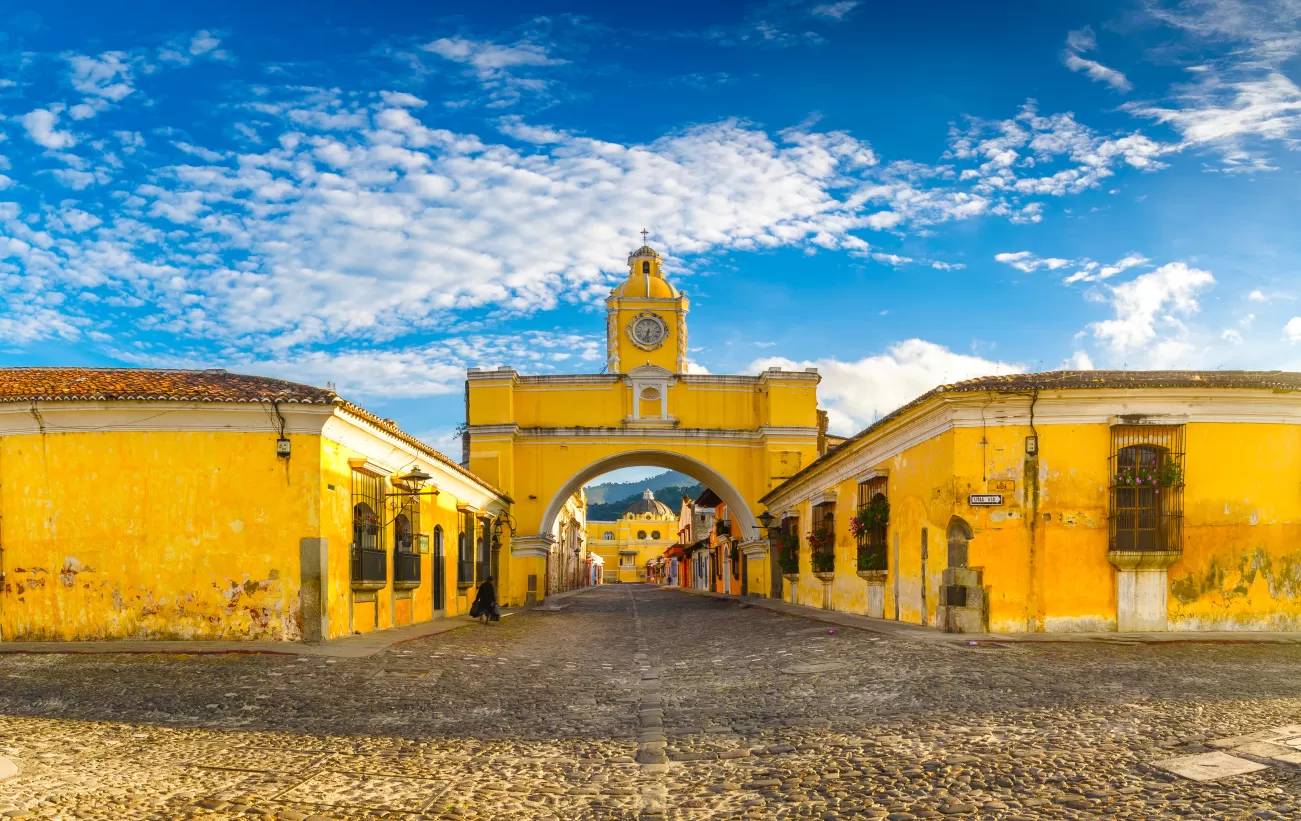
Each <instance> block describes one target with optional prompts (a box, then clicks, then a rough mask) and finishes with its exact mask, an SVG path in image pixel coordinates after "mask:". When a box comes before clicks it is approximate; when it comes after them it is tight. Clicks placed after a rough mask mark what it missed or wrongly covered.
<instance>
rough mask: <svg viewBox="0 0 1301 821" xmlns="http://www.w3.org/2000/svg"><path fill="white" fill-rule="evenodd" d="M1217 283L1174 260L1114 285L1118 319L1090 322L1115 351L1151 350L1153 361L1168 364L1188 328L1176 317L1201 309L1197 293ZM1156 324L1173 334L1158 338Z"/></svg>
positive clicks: (1207, 274) (1181, 345) (1113, 301)
mask: <svg viewBox="0 0 1301 821" xmlns="http://www.w3.org/2000/svg"><path fill="white" fill-rule="evenodd" d="M1214 283H1215V277H1213V276H1211V274H1210V272H1208V271H1203V270H1201V269H1199V268H1190V267H1189V266H1188V265H1187V264H1185V263H1182V262H1171V263H1168V264H1166V265H1163V266H1161V267H1160V268H1157V269H1156V270H1155V271H1152V272H1150V273H1147V274H1143V275H1141V276H1138V277H1136V278H1134V279H1132V280H1130V281H1129V282H1125V283H1122V284H1120V285H1117V286H1115V287H1114V288H1111V289H1110V297H1109V300H1108V301H1109V302H1110V303H1111V306H1112V309H1113V310H1114V311H1115V314H1116V315H1115V318H1113V319H1107V320H1103V321H1101V322H1095V323H1093V324H1092V325H1090V326H1089V328H1090V329H1091V330H1092V331H1093V334H1094V336H1095V337H1097V339H1098V340H1099V341H1100V342H1102V343H1103V344H1105V345H1107V346H1108V348H1109V349H1110V350H1111V352H1112V353H1113V354H1115V355H1117V356H1122V355H1125V354H1130V353H1135V352H1138V351H1143V350H1144V349H1146V350H1147V354H1148V355H1149V358H1150V359H1151V360H1153V361H1159V362H1162V363H1165V362H1167V361H1170V360H1172V359H1175V358H1177V356H1178V355H1181V354H1182V353H1183V351H1184V348H1185V347H1186V340H1185V337H1186V329H1185V328H1184V326H1183V324H1182V323H1181V322H1180V321H1179V320H1178V319H1177V318H1176V317H1175V315H1176V314H1181V315H1189V314H1193V313H1196V312H1197V310H1198V305H1197V300H1196V296H1197V294H1198V293H1200V292H1201V291H1202V290H1204V289H1205V288H1207V287H1209V286H1211V285H1213V284H1214ZM1158 324H1159V325H1160V326H1162V327H1165V328H1170V329H1171V330H1172V335H1171V336H1169V337H1167V338H1165V339H1162V340H1159V341H1158V340H1157V328H1158Z"/></svg>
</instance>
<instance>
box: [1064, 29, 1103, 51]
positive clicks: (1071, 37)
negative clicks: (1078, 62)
mask: <svg viewBox="0 0 1301 821" xmlns="http://www.w3.org/2000/svg"><path fill="white" fill-rule="evenodd" d="M1066 45H1067V47H1068V48H1070V49H1073V50H1074V51H1093V49H1095V48H1097V47H1098V38H1097V37H1096V36H1095V35H1094V33H1093V27H1092V26H1085V27H1084V28H1082V29H1076V30H1075V31H1072V32H1071V33H1069V34H1067V35H1066Z"/></svg>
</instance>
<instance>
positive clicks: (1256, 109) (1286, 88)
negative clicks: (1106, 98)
mask: <svg viewBox="0 0 1301 821" xmlns="http://www.w3.org/2000/svg"><path fill="white" fill-rule="evenodd" d="M1173 102H1174V103H1175V104H1174V105H1172V106H1160V105H1138V106H1131V107H1130V108H1129V110H1130V111H1131V112H1132V113H1134V114H1136V115H1138V116H1140V117H1150V118H1152V119H1154V120H1156V121H1157V122H1162V123H1169V124H1170V125H1171V126H1173V127H1174V128H1175V129H1176V130H1177V131H1178V132H1179V134H1180V136H1181V137H1182V138H1183V144H1184V145H1185V146H1194V147H1196V146H1210V147H1214V148H1217V149H1219V150H1221V151H1222V152H1223V153H1224V157H1225V163H1226V165H1227V166H1229V167H1230V168H1231V169H1240V170H1268V169H1269V168H1270V166H1268V165H1267V163H1266V162H1265V161H1264V159H1263V158H1261V157H1260V156H1258V155H1256V154H1253V153H1252V151H1251V150H1250V148H1249V145H1250V144H1249V140H1251V139H1253V138H1255V139H1260V140H1278V141H1280V142H1283V143H1284V144H1286V145H1288V146H1289V147H1297V146H1299V145H1301V136H1299V135H1301V89H1299V88H1297V85H1296V83H1294V82H1293V81H1292V80H1291V79H1290V78H1288V77H1287V76H1285V75H1284V74H1281V73H1270V74H1267V75H1265V76H1263V77H1260V78H1257V79H1247V80H1241V81H1238V82H1225V81H1223V80H1221V79H1220V78H1219V77H1217V76H1214V75H1212V76H1208V77H1205V78H1204V79H1202V80H1201V82H1199V83H1197V84H1195V85H1191V86H1185V87H1184V88H1183V90H1182V91H1181V92H1179V93H1178V94H1176V96H1175V97H1174V100H1173Z"/></svg>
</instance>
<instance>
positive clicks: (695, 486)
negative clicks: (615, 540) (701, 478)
mask: <svg viewBox="0 0 1301 821" xmlns="http://www.w3.org/2000/svg"><path fill="white" fill-rule="evenodd" d="M656 478H658V477H656ZM682 478H684V479H686V480H687V481H688V482H690V481H691V479H690V478H688V477H686V476H683V477H682ZM632 484H634V485H636V484H637V483H635V482H634V483H632ZM639 487H640V489H639V490H637V491H636V492H635V493H630V494H628V495H627V496H625V497H623V498H622V499H611V500H610V501H608V502H599V503H597V504H593V503H592V497H591V496H588V497H587V520H588V521H589V522H612V521H614V520H615V519H618V518H619V517H620V516H622V515H623V512H624V511H625V510H627V509H628V506H629V505H631V504H632V503H633V502H635V501H637V500H638V499H640V498H641V492H642V491H643V490H645V489H646V487H645V485H639ZM704 489H705V486H704V485H702V484H700V483H699V482H695V483H692V484H689V485H668V486H667V487H662V488H659V489H658V490H656V489H655V488H651V490H652V491H653V492H654V493H655V498H656V499H658V500H659V501H661V502H663V503H664V504H666V505H668V506H669V510H672V511H673V512H674V513H677V512H678V510H679V509H680V508H681V507H682V497H683V496H690V497H691V498H692V499H694V498H696V497H697V496H699V495H700V494H701V492H702V491H704Z"/></svg>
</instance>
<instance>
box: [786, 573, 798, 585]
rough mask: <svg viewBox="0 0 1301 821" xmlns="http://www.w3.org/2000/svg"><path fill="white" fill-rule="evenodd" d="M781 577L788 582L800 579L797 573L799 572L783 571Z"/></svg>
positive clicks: (792, 582)
mask: <svg viewBox="0 0 1301 821" xmlns="http://www.w3.org/2000/svg"><path fill="white" fill-rule="evenodd" d="M782 578H783V579H785V580H786V581H788V582H790V583H791V584H794V583H795V582H797V581H799V580H800V574H799V573H783V574H782Z"/></svg>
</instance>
